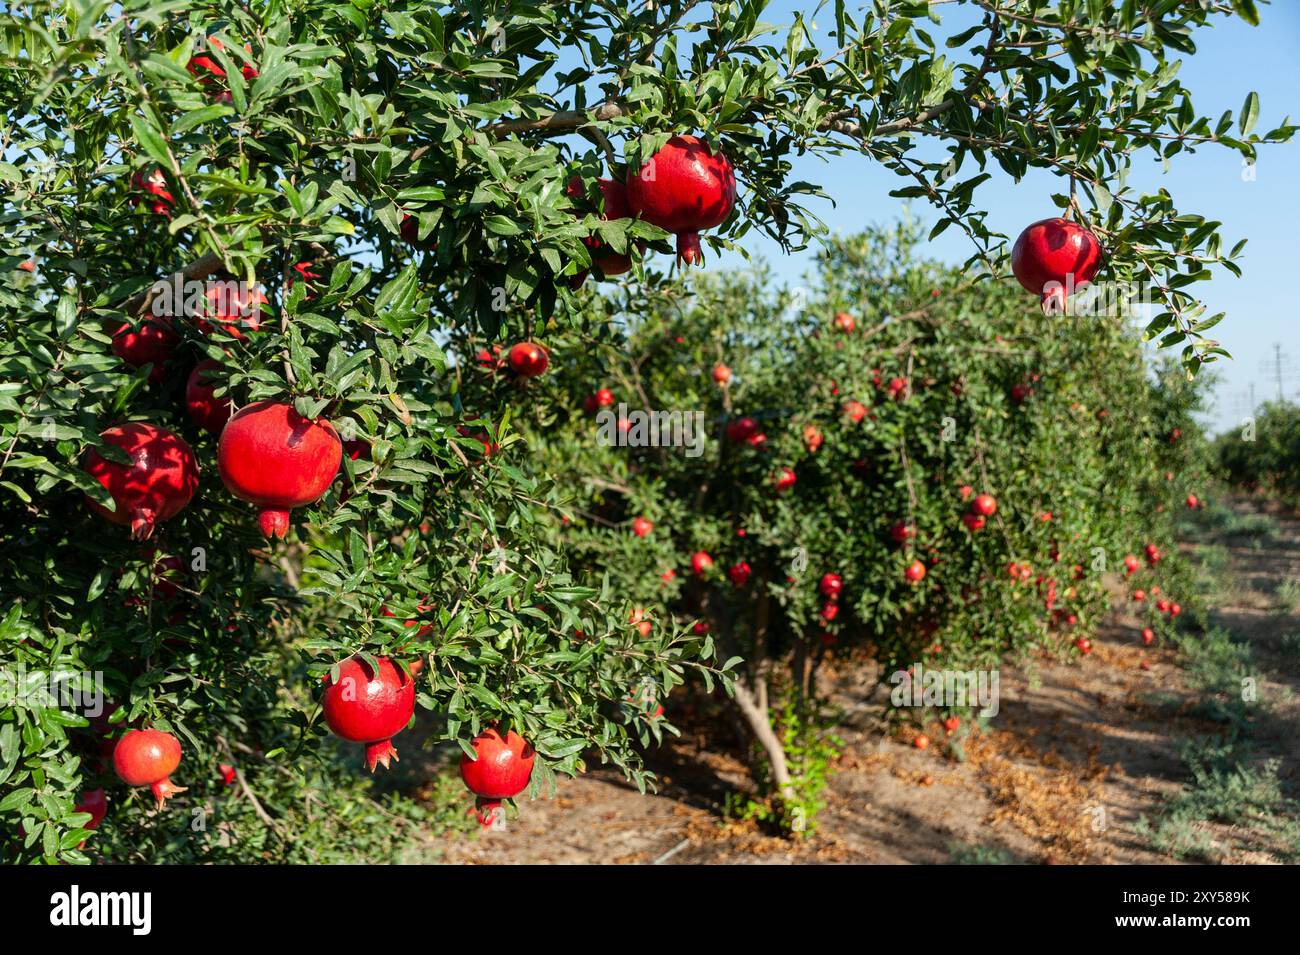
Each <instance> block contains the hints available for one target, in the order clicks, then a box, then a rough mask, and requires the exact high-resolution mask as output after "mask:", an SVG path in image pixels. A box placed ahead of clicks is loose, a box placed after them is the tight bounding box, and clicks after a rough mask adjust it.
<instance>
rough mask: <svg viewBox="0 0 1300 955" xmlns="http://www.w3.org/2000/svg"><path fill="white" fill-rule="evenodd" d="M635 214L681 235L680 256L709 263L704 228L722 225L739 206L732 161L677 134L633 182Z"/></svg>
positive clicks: (631, 199) (630, 184)
mask: <svg viewBox="0 0 1300 955" xmlns="http://www.w3.org/2000/svg"><path fill="white" fill-rule="evenodd" d="M627 203H628V208H629V210H630V211H631V212H632V214H633V215H636V216H639V217H640V218H642V219H644V220H645V221H646V222H649V223H651V224H652V225H657V226H659V228H661V229H664V230H666V231H668V232H672V233H675V234H676V235H677V258H678V259H679V260H680V261H681V262H683V263H685V264H686V265H696V264H698V263H701V262H703V261H704V252H703V250H702V249H701V248H700V232H701V231H702V230H704V229H711V228H713V227H714V226H718V225H721V224H722V223H723V222H724V221H726V218H727V216H729V215H731V210H732V209H733V208H735V205H736V174H735V171H734V170H733V169H732V168H731V160H729V159H728V158H727V157H726V155H725V154H723V153H721V152H717V153H714V152H713V151H712V150H710V149H709V147H708V146H707V145H706V144H705V143H704V142H702V141H701V140H699V139H697V138H696V137H694V136H674V137H673V138H672V139H670V140H668V142H667V143H665V144H664V146H663V147H662V148H661V149H660V150H659V151H658V152H657V153H655V154H654V155H653V156H651V157H650V159H648V160H647V161H646V163H645V164H644V165H643V166H642V167H641V170H640V172H638V173H637V174H636V175H635V176H633V177H632V178H631V179H629V180H628V184H627Z"/></svg>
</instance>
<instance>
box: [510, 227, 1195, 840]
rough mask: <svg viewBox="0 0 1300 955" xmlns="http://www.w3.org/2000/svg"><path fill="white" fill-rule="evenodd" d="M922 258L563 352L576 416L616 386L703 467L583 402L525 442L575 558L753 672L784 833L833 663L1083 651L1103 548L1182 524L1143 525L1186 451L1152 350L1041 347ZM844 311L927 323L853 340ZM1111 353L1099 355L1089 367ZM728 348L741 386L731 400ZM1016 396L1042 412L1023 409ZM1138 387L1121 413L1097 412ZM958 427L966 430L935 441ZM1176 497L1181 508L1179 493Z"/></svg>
mask: <svg viewBox="0 0 1300 955" xmlns="http://www.w3.org/2000/svg"><path fill="white" fill-rule="evenodd" d="M918 241H919V240H918ZM911 242H912V240H911V239H909V238H908V230H907V229H905V228H904V229H899V230H898V231H897V232H890V233H887V234H882V233H875V232H873V233H870V234H868V235H865V236H851V237H846V238H844V239H842V240H837V241H836V242H835V243H834V245H833V252H832V253H830V254H828V255H827V256H826V258H825V260H824V261H823V263H822V271H821V273H820V276H819V282H820V285H819V286H816V287H814V289H813V296H812V298H811V300H809V299H807V298H805V299H804V311H803V312H801V313H800V314H799V315H798V316H795V317H791V316H789V315H788V313H787V312H786V310H785V306H786V303H787V302H788V301H789V300H790V298H789V296H790V294H791V293H790V291H789V290H786V289H779V288H778V289H772V288H770V287H769V286H767V285H765V284H764V283H762V281H761V280H760V279H759V278H758V277H756V276H755V275H752V274H748V273H731V274H727V275H723V276H712V275H711V276H705V277H697V278H695V279H693V280H692V282H691V286H690V299H689V301H690V305H689V306H686V305H683V304H682V300H681V299H679V298H678V295H680V294H681V290H680V287H676V286H670V287H666V288H664V289H663V290H662V294H661V295H660V296H657V297H651V298H649V300H648V302H647V305H648V313H647V315H645V316H644V317H641V318H639V319H636V320H632V321H630V322H629V326H628V329H627V332H626V334H625V335H623V336H617V337H614V338H613V339H612V340H610V341H608V342H600V341H592V340H582V341H581V342H580V343H578V344H574V345H572V346H568V347H566V349H565V350H566V354H568V355H570V356H571V360H566V362H565V364H564V368H562V369H559V370H558V371H557V378H556V379H553V381H552V384H555V385H557V386H562V387H558V388H557V392H558V394H560V395H569V396H573V397H572V398H570V399H568V400H570V401H571V402H572V403H573V404H574V405H576V403H577V400H578V396H581V395H583V394H586V393H589V392H590V388H591V386H592V384H593V383H594V382H595V381H597V380H602V379H605V378H609V377H613V378H615V379H616V380H618V381H620V383H621V384H620V388H621V389H625V390H626V391H628V392H629V393H634V394H637V395H638V396H641V400H642V401H643V402H644V403H645V404H646V406H648V407H659V406H663V407H674V406H686V407H698V408H700V409H701V410H702V411H703V413H704V420H705V421H706V422H708V423H709V425H708V427H709V428H710V436H711V438H712V439H713V440H712V441H711V442H710V443H709V444H707V445H706V448H707V450H706V452H705V453H704V454H701V455H700V456H698V457H695V458H691V457H688V456H685V455H674V454H665V453H664V452H663V450H662V449H657V448H647V449H640V448H635V447H634V448H623V447H610V446H606V445H603V444H600V443H597V442H594V441H592V440H590V438H589V436H588V435H587V432H586V430H585V429H587V428H589V421H588V419H587V418H586V417H585V416H583V415H581V414H579V413H577V409H576V407H569V408H561V409H559V410H556V411H551V410H550V409H540V410H539V411H538V413H537V417H538V420H539V421H546V422H551V421H561V422H567V423H568V426H567V427H564V428H561V429H559V433H558V434H557V433H556V429H555V427H554V426H553V425H548V427H545V428H543V427H540V426H539V427H534V428H532V429H530V432H529V434H528V441H527V443H528V447H529V451H530V463H531V464H532V465H533V466H534V467H536V468H537V472H538V473H539V474H543V473H544V474H548V475H554V474H556V473H558V474H559V475H560V478H559V480H560V481H561V483H562V484H563V486H565V487H567V488H570V489H574V490H573V493H575V494H576V495H577V496H578V501H577V503H576V504H575V505H574V508H573V510H572V511H569V512H567V513H568V515H569V516H570V518H571V519H570V520H569V521H568V522H567V523H566V522H558V521H557V522H552V525H551V526H552V527H553V528H554V531H555V540H556V546H557V547H567V548H569V549H570V550H571V551H572V552H575V553H577V554H580V555H583V556H582V561H583V563H584V564H585V565H586V566H588V567H589V568H591V569H592V570H593V571H596V572H599V573H601V574H607V575H609V577H610V578H611V580H612V581H614V587H615V592H616V593H618V594H619V595H620V596H623V597H625V598H626V600H627V601H628V603H629V604H630V605H632V606H635V607H637V608H639V609H640V612H641V616H640V617H639V618H638V619H641V620H644V619H653V620H654V622H655V626H654V632H658V631H659V630H660V629H661V628H663V627H665V626H672V625H674V623H676V624H677V625H685V626H691V627H692V628H693V627H694V626H696V625H697V624H699V625H700V626H702V627H703V628H704V629H703V632H706V633H708V634H709V635H710V636H711V637H712V638H713V639H715V640H717V641H718V642H719V644H720V645H722V646H725V647H727V648H728V650H727V652H728V653H729V654H731V653H734V654H735V655H736V656H737V657H740V658H743V660H744V662H743V663H742V664H740V665H739V667H738V673H737V680H736V681H735V686H734V690H735V698H736V711H737V714H738V715H739V716H740V718H741V719H742V720H743V721H744V723H745V725H746V726H747V727H748V728H749V730H750V732H751V735H752V738H753V739H752V742H753V745H754V746H755V750H756V752H758V753H760V754H761V755H760V756H759V757H758V759H757V760H756V764H755V772H756V774H757V777H758V778H759V779H761V780H763V781H764V783H765V784H766V785H767V786H768V787H769V789H768V794H769V798H770V799H771V800H772V803H771V804H770V805H769V810H770V811H771V812H773V813H774V814H775V816H776V818H778V819H779V818H782V813H783V812H785V811H786V810H783V809H782V808H781V807H783V806H784V807H789V808H791V809H793V808H799V807H802V808H803V809H804V811H805V813H806V812H811V811H815V807H816V799H815V787H816V781H815V779H810V778H807V777H805V776H803V775H801V760H802V759H803V758H804V757H803V756H802V755H799V754H803V753H807V752H810V751H815V752H819V753H822V752H824V750H823V749H822V748H821V747H830V746H831V745H832V744H831V743H830V741H829V739H828V737H827V736H826V735H823V734H824V733H829V732H831V729H830V728H825V727H823V725H822V724H821V723H819V717H818V716H817V713H818V712H819V711H818V708H817V703H816V702H815V701H816V700H818V699H819V693H820V692H822V691H820V690H819V689H818V679H819V673H821V668H822V667H823V666H824V665H826V664H827V663H828V662H830V661H832V660H834V666H835V671H836V673H837V674H843V673H844V672H845V671H846V670H849V669H852V668H853V667H855V666H858V665H860V658H859V657H858V656H856V655H855V653H856V652H857V651H859V650H862V649H867V648H869V651H870V655H871V657H872V658H873V659H874V660H875V661H877V662H876V665H877V666H879V667H880V668H881V669H880V670H878V671H876V677H877V678H880V677H882V676H887V675H889V674H892V673H894V672H895V671H899V670H906V669H907V668H908V667H909V666H912V665H914V664H916V663H918V662H920V663H923V664H924V665H925V666H926V667H930V666H932V665H933V666H934V667H936V668H950V669H957V670H966V669H978V668H991V667H995V666H998V665H1000V661H1001V659H1002V653H1003V651H1004V650H1005V651H1006V652H1010V653H1018V652H1022V651H1024V652H1028V651H1029V650H1030V648H1040V649H1045V650H1048V651H1049V652H1051V651H1058V652H1066V651H1067V650H1068V651H1069V652H1071V653H1073V652H1075V651H1074V648H1073V641H1074V640H1076V639H1078V638H1079V637H1080V636H1081V635H1086V634H1087V633H1088V632H1090V630H1089V628H1091V627H1092V626H1094V625H1095V623H1096V620H1097V618H1098V616H1099V615H1100V613H1101V612H1102V610H1103V608H1104V607H1105V606H1106V605H1107V602H1108V600H1109V595H1108V591H1107V589H1106V586H1105V582H1104V580H1103V577H1102V574H1101V573H1100V572H1099V571H1098V570H1096V569H1094V565H1095V562H1096V553H1095V551H1096V549H1097V548H1100V549H1101V550H1102V551H1104V552H1105V553H1106V554H1107V555H1108V556H1109V562H1110V563H1113V564H1114V566H1115V567H1117V568H1121V569H1122V567H1123V564H1122V563H1121V561H1122V558H1123V556H1124V554H1125V553H1126V552H1127V551H1128V550H1129V549H1131V548H1134V547H1135V546H1139V545H1140V543H1141V541H1143V540H1145V539H1146V536H1145V533H1144V531H1143V530H1141V529H1142V528H1145V527H1147V526H1149V525H1150V526H1154V525H1157V524H1159V523H1160V522H1161V521H1162V520H1164V518H1161V517H1160V516H1159V515H1158V514H1155V513H1152V512H1151V509H1149V508H1148V509H1146V510H1143V509H1142V508H1141V506H1140V502H1141V500H1142V496H1143V495H1145V494H1147V493H1150V490H1149V481H1148V478H1149V477H1150V468H1151V464H1152V463H1163V462H1161V461H1160V460H1159V456H1162V455H1168V454H1171V453H1173V452H1172V450H1171V445H1170V444H1169V442H1168V441H1166V440H1165V439H1164V438H1165V435H1166V434H1167V433H1168V430H1167V427H1153V426H1152V425H1151V424H1150V423H1148V421H1147V416H1148V415H1150V414H1151V411H1150V409H1151V407H1152V406H1153V405H1154V404H1155V400H1154V398H1153V397H1152V394H1153V391H1154V389H1153V386H1152V385H1151V384H1150V383H1149V382H1148V379H1147V375H1146V372H1145V371H1144V369H1143V366H1142V359H1141V353H1140V347H1139V343H1138V342H1137V341H1135V340H1133V339H1132V338H1129V337H1127V332H1125V331H1124V330H1123V329H1121V328H1119V327H1118V326H1109V327H1108V328H1107V330H1106V331H1105V332H1104V333H1102V332H1101V331H1099V330H1098V329H1097V328H1095V327H1093V326H1092V325H1091V323H1089V324H1088V325H1087V327H1086V330H1084V329H1083V326H1079V329H1080V330H1078V331H1077V333H1076V334H1077V337H1076V336H1075V335H1070V334H1062V335H1061V336H1060V337H1058V336H1041V335H1039V334H1038V331H1037V330H1038V328H1039V326H1040V325H1041V321H1042V320H1041V317H1040V316H1037V315H1033V314H1028V313H1026V310H1025V309H1024V307H1023V300H1021V299H1020V298H1019V293H1018V290H1017V289H1012V288H1010V287H1008V286H1007V285H1006V283H1001V284H999V283H980V284H979V285H978V286H975V287H968V286H967V285H965V284H964V283H965V281H966V280H965V277H964V276H963V275H962V273H960V272H959V271H957V270H949V269H946V268H942V267H940V266H937V265H935V264H933V263H923V262H918V261H915V258H914V257H915V252H914V246H913V245H912V244H911ZM863 276H871V281H869V282H865V283H864V282H863V281H862V277H863ZM936 287H941V288H943V289H944V290H948V289H952V288H957V287H962V288H963V292H962V294H961V295H960V296H958V295H950V294H942V295H939V296H933V295H930V294H929V293H930V290H931V289H932V288H936ZM803 291H804V292H805V294H806V293H807V289H806V288H805V289H804V290H803ZM598 307H599V306H598V305H597V306H593V312H595V311H596V309H597V308H598ZM837 313H844V314H853V315H862V316H903V315H908V316H912V317H911V318H907V319H898V318H894V319H893V320H891V321H889V322H884V323H883V324H882V323H881V322H880V321H878V320H867V319H864V320H863V321H862V323H861V324H862V325H868V324H869V327H870V328H871V329H872V330H873V331H872V334H871V335H865V334H862V333H861V332H860V331H859V329H860V327H861V326H858V328H855V330H854V333H852V334H845V333H843V331H842V329H843V326H844V325H845V324H846V323H844V322H843V321H842V320H841V321H838V322H837V319H836V315H837ZM1093 335H1100V336H1101V338H1102V340H1103V341H1104V347H1103V346H1102V345H1101V343H1100V342H1093V344H1092V345H1090V346H1089V348H1088V349H1084V348H1083V347H1082V345H1083V342H1084V341H1092V336H1093ZM678 338H681V339H682V340H683V343H682V344H680V345H679V344H677V342H676V340H677V339H678ZM666 341H670V342H672V343H673V345H672V346H670V347H665V345H664V343H665V342H666ZM1008 341H1015V342H1017V343H1019V344H1018V346H1017V348H1016V349H1015V350H1009V349H1008V348H1007V346H1006V345H1005V344H1004V343H1005V342H1008ZM737 342H744V343H745V348H743V349H738V348H737V345H736V343H737ZM557 347H559V346H558V345H557ZM1098 349H1099V350H1098ZM1084 353H1086V354H1088V355H1095V356H1096V357H1095V358H1090V359H1087V360H1081V359H1080V357H1079V355H1080V354H1084ZM723 354H725V355H726V356H727V361H728V364H729V366H730V367H731V368H732V371H733V375H734V378H733V379H732V380H733V381H734V382H743V385H744V387H743V389H742V388H731V389H726V390H723V389H719V388H717V387H716V385H715V383H714V382H713V380H712V376H711V374H710V371H711V369H712V368H713V367H714V365H715V364H716V362H717V359H718V356H719V355H723ZM1035 376H1037V377H1036V378H1035ZM1016 381H1028V382H1031V383H1032V385H1033V391H1034V393H1033V400H1032V401H1028V400H1027V401H1025V402H1024V403H1023V404H1022V405H1020V406H1019V407H1018V408H1017V410H1016V412H1015V413H1014V414H1010V413H1006V410H1007V409H1008V407H1009V403H1008V402H1006V398H1005V396H1006V394H1007V390H1008V384H1007V383H1008V382H1016ZM955 383H960V384H961V387H960V388H954V387H953V386H954V384H955ZM566 385H567V386H566ZM1121 393H1122V394H1125V395H1126V396H1128V400H1127V401H1126V403H1125V406H1124V407H1123V408H1120V407H1118V406H1115V407H1112V408H1111V412H1112V413H1111V415H1110V416H1109V418H1107V419H1098V418H1097V417H1096V416H1095V415H1094V414H1093V413H1092V411H1093V410H1094V409H1095V408H1097V407H1099V406H1101V404H1102V402H1103V401H1105V400H1107V398H1108V397H1109V396H1113V395H1115V394H1121ZM987 396H994V397H993V399H992V400H993V401H995V402H996V403H997V404H996V406H997V407H1000V408H1001V409H1002V410H1001V411H1000V412H999V413H997V414H990V413H989V408H988V406H987V405H985V404H981V402H983V401H987V400H989V399H988V398H987ZM850 402H854V403H856V406H854V410H855V413H853V414H846V413H845V407H846V405H849V403H850ZM868 416H870V417H868ZM945 418H952V419H954V420H955V422H956V423H957V427H956V429H955V432H954V433H951V434H949V435H946V436H943V437H941V436H940V435H939V434H938V432H937V431H936V429H935V423H936V422H940V421H942V420H944V419H945ZM812 432H815V434H816V436H817V437H818V438H819V439H820V440H809V435H810V433H812ZM760 434H761V435H763V436H764V440H763V441H761V442H757V443H756V442H755V441H754V440H753V439H754V437H755V436H756V435H760ZM1185 443H1186V442H1179V443H1178V445H1175V446H1172V447H1178V446H1181V445H1183V444H1185ZM1153 447H1154V448H1155V450H1154V451H1153ZM1153 456H1154V457H1156V461H1154V462H1153ZM1164 469H1165V468H1164V467H1162V468H1161V472H1163V470H1164ZM796 476H797V477H796ZM1098 487H1102V488H1105V489H1106V492H1105V494H1102V495H1099V494H1097V493H1096V492H1095V491H1094V490H1092V489H1094V488H1098ZM1159 493H1161V494H1164V495H1166V496H1168V495H1169V494H1171V490H1170V488H1169V486H1168V485H1167V483H1166V482H1164V481H1163V480H1161V481H1160V482H1159ZM1186 493H1187V491H1186V489H1182V491H1181V493H1180V494H1179V497H1178V498H1175V499H1178V500H1181V498H1182V496H1184V495H1185V494H1186ZM652 509H653V512H654V513H656V514H663V513H665V512H667V513H669V514H671V515H672V517H671V520H670V519H668V518H666V517H665V518H662V519H661V520H660V521H659V524H658V526H657V527H656V528H655V531H654V533H653V534H651V535H649V536H647V537H645V538H641V539H635V545H634V546H632V545H631V542H630V541H629V538H630V537H631V535H628V534H626V533H625V532H624V530H623V529H624V528H626V526H627V525H628V523H630V522H631V521H632V520H634V518H635V517H636V515H638V514H640V513H643V512H646V511H651V510H652ZM704 554H708V555H709V557H708V560H707V561H706V560H705V559H704V558H703V556H702V555H704ZM715 566H716V567H717V568H722V569H725V570H726V573H725V574H719V573H716V572H715V571H714V567H715ZM684 568H688V569H689V570H690V571H691V572H689V573H681V572H680V571H681V570H682V569H684ZM1143 582H1144V583H1145V581H1143ZM1137 606H1141V605H1137ZM1153 610H1154V608H1153ZM1171 611H1172V598H1171V602H1170V605H1169V609H1168V610H1166V611H1165V613H1164V614H1163V617H1164V619H1166V620H1168V619H1172V618H1171V617H1170V612H1171ZM993 635H997V637H996V639H993ZM823 689H824V687H823ZM672 709H673V707H672V705H671V704H670V705H668V706H667V707H666V711H667V712H668V713H671V712H672ZM947 715H948V714H944V716H945V717H946V716H947ZM896 716H898V718H899V719H900V720H902V721H912V720H916V721H918V722H919V721H921V720H923V719H924V718H925V715H924V714H921V713H918V712H915V711H903V712H900V713H898V714H896ZM932 738H933V737H932ZM787 740H794V741H796V754H795V755H791V754H790V753H788V752H787V751H786V747H785V741H787Z"/></svg>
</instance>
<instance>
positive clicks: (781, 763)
mask: <svg viewBox="0 0 1300 955" xmlns="http://www.w3.org/2000/svg"><path fill="white" fill-rule="evenodd" d="M758 683H759V684H760V685H761V686H762V687H763V692H764V693H766V684H767V681H766V680H763V679H761V678H759V679H758ZM735 700H736V706H737V707H738V708H739V709H740V714H741V716H743V717H744V718H745V724H746V725H747V726H748V727H749V731H750V732H751V733H753V734H754V739H755V740H757V741H758V745H759V747H761V748H762V750H763V754H764V755H765V756H766V757H767V761H768V764H769V766H770V767H771V771H772V784H773V786H774V787H775V789H776V792H777V793H778V794H779V795H780V797H781V802H782V803H790V802H792V801H793V799H794V790H793V788H792V787H791V785H790V769H789V767H788V766H787V765H786V761H785V747H784V746H782V745H781V740H780V738H779V737H778V736H777V735H776V731H775V730H773V729H772V721H771V720H770V719H769V718H768V711H767V709H766V708H765V707H762V706H759V704H758V697H757V693H756V690H755V688H754V687H752V686H750V684H749V681H747V680H737V681H736V682H735Z"/></svg>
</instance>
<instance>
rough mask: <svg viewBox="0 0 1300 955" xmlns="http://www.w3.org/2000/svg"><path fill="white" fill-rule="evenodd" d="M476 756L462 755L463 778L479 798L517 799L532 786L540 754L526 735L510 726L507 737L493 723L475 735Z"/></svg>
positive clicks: (491, 799) (481, 801)
mask: <svg viewBox="0 0 1300 955" xmlns="http://www.w3.org/2000/svg"><path fill="white" fill-rule="evenodd" d="M473 747H474V758H473V759H470V757H469V755H468V754H466V755H463V756H461V758H460V778H461V779H463V780H464V781H465V785H466V786H467V787H469V791H470V792H472V793H473V794H474V795H475V796H477V797H478V799H479V804H480V806H482V805H483V801H484V800H488V801H494V802H495V801H500V800H502V799H513V798H514V797H515V796H518V795H519V794H520V793H521V792H523V791H524V790H525V789H527V788H528V781H529V779H531V778H532V775H533V762H534V760H535V759H536V758H537V757H536V754H535V753H534V752H533V748H532V747H531V746H529V745H528V743H526V742H525V741H524V738H523V737H522V736H520V735H519V734H518V733H516V732H515V731H514V730H510V731H509V732H507V733H506V736H505V738H504V739H503V738H502V737H501V734H500V733H498V732H497V730H496V729H495V728H493V727H488V728H487V729H485V730H483V732H482V733H480V734H479V735H478V736H476V737H474V742H473Z"/></svg>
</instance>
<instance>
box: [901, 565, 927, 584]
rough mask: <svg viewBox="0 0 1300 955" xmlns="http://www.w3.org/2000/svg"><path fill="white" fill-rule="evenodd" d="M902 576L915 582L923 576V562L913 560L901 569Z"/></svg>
mask: <svg viewBox="0 0 1300 955" xmlns="http://www.w3.org/2000/svg"><path fill="white" fill-rule="evenodd" d="M903 576H904V577H906V578H907V579H908V581H909V582H911V583H916V582H918V581H919V580H921V579H922V578H924V577H925V564H923V563H921V562H920V561H919V560H914V561H912V562H911V563H910V564H908V565H907V567H906V568H905V569H904V570H903Z"/></svg>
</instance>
